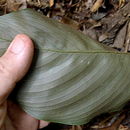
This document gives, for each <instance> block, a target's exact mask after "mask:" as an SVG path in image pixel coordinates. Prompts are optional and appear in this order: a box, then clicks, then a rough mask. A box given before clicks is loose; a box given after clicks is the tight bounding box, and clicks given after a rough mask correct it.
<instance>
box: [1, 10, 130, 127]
mask: <svg viewBox="0 0 130 130" xmlns="http://www.w3.org/2000/svg"><path fill="white" fill-rule="evenodd" d="M19 33H24V34H27V35H29V36H30V37H31V38H32V39H33V41H34V42H35V57H34V60H33V64H32V67H31V69H30V71H29V73H28V74H27V76H26V77H25V78H24V79H23V80H22V81H21V82H20V83H19V84H18V85H20V87H17V88H19V89H18V90H17V92H15V99H16V100H17V101H18V103H19V104H20V105H21V107H22V108H23V109H24V110H25V111H26V112H27V113H28V114H30V115H32V116H34V117H35V118H37V119H42V120H46V121H51V122H59V123H63V124H73V125H79V124H84V123H87V122H89V121H90V120H91V119H92V118H93V117H95V116H97V115H99V114H101V113H104V112H110V111H117V110H119V109H121V108H122V107H123V106H124V104H125V103H126V102H127V101H128V100H129V99H130V79H129V77H130V67H129V66H130V54H129V53H121V52H118V51H115V50H113V49H111V48H109V47H106V46H104V45H102V44H99V43H97V42H96V41H94V40H92V39H90V38H89V37H87V36H85V35H83V34H82V33H81V32H78V31H76V30H74V29H72V28H70V27H69V26H66V25H63V24H61V23H58V22H57V21H55V20H52V19H49V18H47V17H45V16H42V15H41V14H39V13H37V12H35V11H32V10H22V11H19V12H14V13H11V14H8V15H5V16H1V17H0V55H2V54H3V53H4V51H5V49H6V48H7V47H8V45H9V44H10V41H11V40H12V39H13V38H14V36H15V35H16V34H19Z"/></svg>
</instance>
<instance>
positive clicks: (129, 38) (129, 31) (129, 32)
mask: <svg viewBox="0 0 130 130" xmlns="http://www.w3.org/2000/svg"><path fill="white" fill-rule="evenodd" d="M129 45H130V22H129V23H128V28H127V35H126V41H125V52H127V51H128V49H129Z"/></svg>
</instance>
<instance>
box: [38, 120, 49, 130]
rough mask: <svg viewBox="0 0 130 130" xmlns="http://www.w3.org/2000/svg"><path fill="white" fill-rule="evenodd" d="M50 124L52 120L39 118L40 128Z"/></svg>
mask: <svg viewBox="0 0 130 130" xmlns="http://www.w3.org/2000/svg"><path fill="white" fill-rule="evenodd" d="M49 124H50V122H47V121H43V120H39V129H41V128H44V127H47V126H48V125H49Z"/></svg>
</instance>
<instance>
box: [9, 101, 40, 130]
mask: <svg viewBox="0 0 130 130" xmlns="http://www.w3.org/2000/svg"><path fill="white" fill-rule="evenodd" d="M7 109H8V110H7V113H8V116H9V118H10V120H11V123H12V125H13V126H14V127H15V128H16V129H17V130H37V129H38V120H37V119H35V118H34V117H32V116H30V115H28V114H27V113H25V112H24V111H23V110H22V109H21V108H20V107H19V106H18V105H16V104H15V103H13V102H12V101H8V108H7ZM7 130H8V129H7Z"/></svg>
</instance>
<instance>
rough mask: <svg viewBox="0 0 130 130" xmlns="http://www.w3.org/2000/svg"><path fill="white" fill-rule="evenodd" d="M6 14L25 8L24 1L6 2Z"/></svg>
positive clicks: (7, 0)
mask: <svg viewBox="0 0 130 130" xmlns="http://www.w3.org/2000/svg"><path fill="white" fill-rule="evenodd" d="M6 3H7V6H6V9H7V11H8V12H12V11H17V10H19V9H25V8H27V4H26V0H6Z"/></svg>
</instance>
